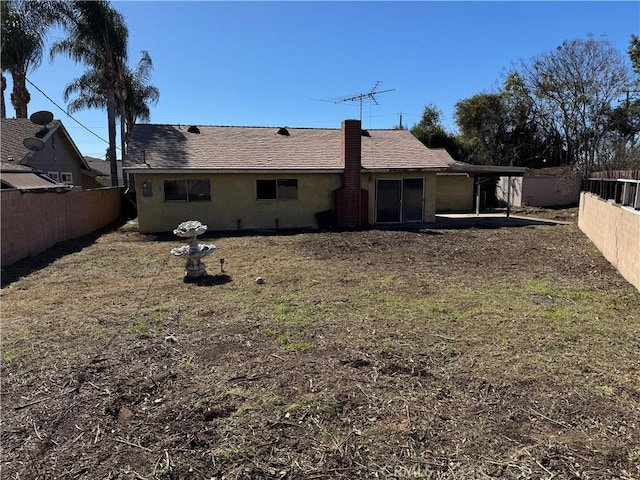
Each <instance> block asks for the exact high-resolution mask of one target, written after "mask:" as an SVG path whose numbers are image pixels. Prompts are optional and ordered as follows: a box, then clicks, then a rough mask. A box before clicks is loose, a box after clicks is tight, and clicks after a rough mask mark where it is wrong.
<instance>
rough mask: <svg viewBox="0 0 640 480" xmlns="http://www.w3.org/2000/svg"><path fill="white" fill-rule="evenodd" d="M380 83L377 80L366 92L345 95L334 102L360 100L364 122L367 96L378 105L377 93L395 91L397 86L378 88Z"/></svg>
mask: <svg viewBox="0 0 640 480" xmlns="http://www.w3.org/2000/svg"><path fill="white" fill-rule="evenodd" d="M379 85H380V81H377V82H376V84H375V85H374V86H373V88H372V89H371V90H369V91H368V92H366V93H359V94H358V95H352V96H351V97H344V98H340V99H338V100H335V101H334V102H333V103H354V102H360V122H362V101H363V100H364V99H365V98H368V99H370V100H372V101H373V103H375V104H376V105H378V100H377V99H376V95H379V94H381V93H387V92H393V91H394V90H395V88H390V89H388V90H376V89H377V88H378V86H379Z"/></svg>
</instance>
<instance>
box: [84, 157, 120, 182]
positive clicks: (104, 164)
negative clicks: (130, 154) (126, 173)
mask: <svg viewBox="0 0 640 480" xmlns="http://www.w3.org/2000/svg"><path fill="white" fill-rule="evenodd" d="M84 159H85V161H86V162H87V164H88V165H89V167H90V168H91V170H92V171H93V172H95V173H96V174H97V175H98V176H101V177H111V164H110V163H109V162H108V161H107V160H100V159H99V158H94V157H84ZM116 166H117V168H118V178H122V162H121V161H120V160H118V162H117V163H116Z"/></svg>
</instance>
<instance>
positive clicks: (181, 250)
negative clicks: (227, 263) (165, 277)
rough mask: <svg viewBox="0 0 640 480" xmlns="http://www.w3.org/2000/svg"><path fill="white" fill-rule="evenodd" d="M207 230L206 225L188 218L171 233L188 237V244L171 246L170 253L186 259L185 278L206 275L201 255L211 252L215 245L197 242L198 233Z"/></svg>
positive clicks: (191, 278) (192, 278)
mask: <svg viewBox="0 0 640 480" xmlns="http://www.w3.org/2000/svg"><path fill="white" fill-rule="evenodd" d="M206 231H207V226H206V225H203V224H202V223H200V222H198V221H197V220H189V221H187V222H182V223H181V224H180V225H178V228H176V229H175V230H174V231H173V233H175V234H176V235H177V236H179V237H182V238H188V239H190V241H189V245H183V246H182V247H177V248H172V249H171V253H172V254H173V255H176V256H178V257H185V258H186V259H187V264H186V268H187V276H186V277H185V280H196V279H198V278H202V277H204V276H205V275H207V269H206V267H205V265H204V263H203V262H202V257H206V256H207V255H209V254H211V253H213V251H214V250H215V249H216V246H215V245H201V244H199V243H198V239H197V237H198V235H202V234H203V233H204V232H206Z"/></svg>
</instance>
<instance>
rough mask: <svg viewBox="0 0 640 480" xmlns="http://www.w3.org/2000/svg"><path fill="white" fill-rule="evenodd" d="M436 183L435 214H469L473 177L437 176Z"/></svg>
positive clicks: (471, 206)
mask: <svg viewBox="0 0 640 480" xmlns="http://www.w3.org/2000/svg"><path fill="white" fill-rule="evenodd" d="M437 182H438V184H437V187H436V210H437V212H469V211H472V210H473V177H471V176H468V175H464V174H463V175H438V176H437Z"/></svg>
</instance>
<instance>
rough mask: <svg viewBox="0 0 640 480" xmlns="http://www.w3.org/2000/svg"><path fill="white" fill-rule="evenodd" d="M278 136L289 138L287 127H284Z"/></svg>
mask: <svg viewBox="0 0 640 480" xmlns="http://www.w3.org/2000/svg"><path fill="white" fill-rule="evenodd" d="M278 135H284V136H285V137H288V136H289V130H287V127H282V128H281V129H280V130H278Z"/></svg>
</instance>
